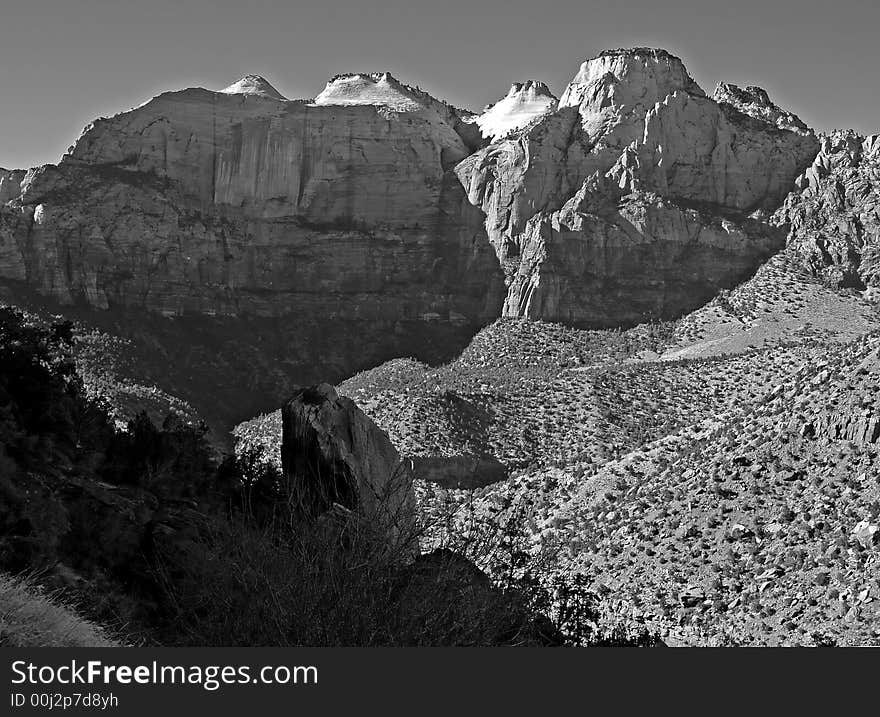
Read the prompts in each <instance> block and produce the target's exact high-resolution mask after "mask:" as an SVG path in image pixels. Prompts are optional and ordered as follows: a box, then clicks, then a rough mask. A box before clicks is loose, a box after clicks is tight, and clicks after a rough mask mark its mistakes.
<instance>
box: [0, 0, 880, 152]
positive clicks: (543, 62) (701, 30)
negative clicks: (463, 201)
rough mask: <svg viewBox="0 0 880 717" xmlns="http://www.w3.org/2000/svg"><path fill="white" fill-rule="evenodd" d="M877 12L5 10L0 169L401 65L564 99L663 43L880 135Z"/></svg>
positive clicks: (618, 6) (86, 3)
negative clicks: (179, 106)
mask: <svg viewBox="0 0 880 717" xmlns="http://www.w3.org/2000/svg"><path fill="white" fill-rule="evenodd" d="M878 29H880V1H878V0H835V1H834V2H831V1H830V0H822V1H821V2H819V1H815V0H788V1H785V2H783V1H781V0H727V1H726V2H720V1H719V0H632V1H630V0H485V1H484V0H431V1H426V0H381V1H380V0H320V1H315V0H213V1H211V0H137V1H136V2H133V1H131V0H26V1H24V0H20V1H18V2H14V1H12V0H3V6H2V8H0V167H6V168H23V167H30V166H35V165H38V164H44V163H47V162H57V161H58V159H59V158H60V157H61V155H62V154H63V153H64V151H65V150H66V149H67V147H68V146H69V145H70V144H72V143H73V142H74V141H75V140H76V138H77V137H78V136H79V134H80V132H81V131H82V128H83V127H84V126H85V125H86V124H88V123H89V122H91V121H92V120H93V119H94V118H96V117H98V116H108V115H113V114H115V113H117V112H120V111H123V110H126V109H128V108H130V107H132V106H135V105H138V104H140V103H141V102H143V101H144V100H146V99H149V98H150V97H152V96H154V95H156V94H159V93H160V92H163V91H165V90H173V89H181V88H184V87H196V86H198V87H207V88H210V89H221V88H223V87H225V86H227V85H229V84H231V83H232V82H234V81H235V80H237V79H238V78H239V77H241V76H242V75H245V74H249V73H254V74H260V75H263V76H264V77H266V78H267V79H268V80H269V81H270V82H271V83H272V84H273V85H275V87H276V88H278V90H279V91H280V92H281V93H282V94H284V95H285V96H287V97H289V98H292V99H293V98H303V97H314V96H315V95H316V94H318V92H320V91H321V89H322V88H323V86H324V84H325V83H326V81H327V80H328V79H329V78H330V77H332V76H333V75H335V74H337V73H341V72H373V71H384V70H388V71H390V72H391V73H392V74H394V75H395V76H396V77H397V78H398V79H400V80H401V81H403V82H406V83H408V84H413V85H419V86H421V87H422V89H424V90H427V91H428V92H430V93H431V94H433V95H435V96H436V97H439V98H441V99H445V100H447V101H449V102H451V103H453V104H455V105H457V106H460V107H466V108H469V109H473V110H480V109H482V108H483V106H485V105H486V104H487V103H490V102H494V101H496V100H497V99H499V98H500V97H502V96H503V95H504V94H505V93H506V92H507V89H508V88H509V86H510V84H511V83H512V82H517V81H522V80H525V79H537V80H542V81H544V82H547V84H549V85H550V87H551V89H552V90H553V91H554V92H555V93H556V94H557V95H559V94H561V92H562V90H563V89H564V88H565V85H566V84H567V82H568V80H569V79H571V77H572V76H573V75H574V73H575V72H576V71H577V69H578V67H579V65H580V64H581V62H583V61H584V60H586V59H588V58H590V57H592V56H594V55H596V54H597V53H598V52H600V51H601V50H602V49H605V48H616V47H632V46H649V47H663V48H665V49H667V50H669V51H670V52H672V53H673V54H675V55H678V56H679V57H681V58H682V59H683V60H684V62H685V64H686V65H687V67H688V69H689V71H690V73H691V75H692V76H693V77H694V79H696V80H697V82H698V83H700V85H701V86H702V87H703V89H705V90H706V91H707V92H709V93H711V92H712V90H713V89H714V87H715V85H716V84H717V83H718V82H719V81H721V80H724V81H727V82H733V83H735V84H740V85H746V84H754V85H759V86H762V87H764V88H765V89H767V90H768V91H769V92H770V96H771V98H772V99H773V100H774V101H775V102H776V103H777V104H779V105H781V106H783V107H786V108H788V109H790V110H793V111H794V112H796V113H797V114H799V115H800V116H801V118H802V119H803V120H804V121H806V122H807V123H808V124H809V125H810V126H812V127H815V128H816V129H818V130H828V129H831V128H834V127H852V128H855V129H857V130H859V131H861V132H863V133H866V134H873V133H877V132H880V72H878V67H880V42H878V40H877V37H878Z"/></svg>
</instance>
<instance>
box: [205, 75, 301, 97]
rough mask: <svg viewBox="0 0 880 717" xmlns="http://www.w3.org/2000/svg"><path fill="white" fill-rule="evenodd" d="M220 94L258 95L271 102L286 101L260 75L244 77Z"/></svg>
mask: <svg viewBox="0 0 880 717" xmlns="http://www.w3.org/2000/svg"><path fill="white" fill-rule="evenodd" d="M220 92H222V93H223V94H226V95H259V96H261V97H269V98H270V99H273V100H284V99H286V98H285V97H284V95H282V94H281V93H280V92H279V91H278V90H276V89H275V88H274V87H272V85H271V84H270V83H269V81H268V80H267V79H266V78H265V77H262V76H260V75H245V76H244V77H242V78H241V79H240V80H238V81H237V82H233V83H232V84H231V85H229V87H226V88H224V89H222V90H220Z"/></svg>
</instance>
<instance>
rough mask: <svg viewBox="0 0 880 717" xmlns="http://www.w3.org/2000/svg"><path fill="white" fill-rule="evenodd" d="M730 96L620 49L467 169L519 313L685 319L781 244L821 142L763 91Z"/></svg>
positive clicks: (509, 306)
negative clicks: (783, 225) (790, 198)
mask: <svg viewBox="0 0 880 717" xmlns="http://www.w3.org/2000/svg"><path fill="white" fill-rule="evenodd" d="M723 88H724V89H723V90H720V91H716V98H715V99H712V98H709V97H707V96H706V95H705V93H704V92H703V91H702V89H700V87H699V85H697V84H696V83H695V82H694V81H693V79H692V78H691V77H690V76H689V75H688V73H687V70H686V69H685V67H684V65H683V63H682V62H681V60H679V59H678V58H676V57H674V56H672V55H670V54H669V53H666V52H664V51H662V50H650V49H645V48H636V49H634V50H613V51H607V52H604V53H602V54H600V55H599V56H598V57H596V58H594V59H592V60H588V61H587V62H585V63H584V64H583V65H582V66H581V69H580V71H579V72H578V73H577V75H576V76H575V77H574V79H573V80H572V81H571V83H570V84H569V86H568V87H567V88H566V90H565V92H564V93H563V94H562V97H561V98H560V100H559V107H558V109H557V110H556V111H555V112H550V113H548V114H546V115H544V116H543V117H542V118H541V119H539V120H538V121H536V122H535V123H532V124H530V125H529V126H527V127H526V128H524V129H523V130H522V131H521V132H519V133H513V134H512V135H509V136H507V137H505V138H503V139H501V140H499V141H496V142H493V143H492V144H490V145H488V146H487V147H485V148H483V149H481V150H479V151H477V152H475V153H474V154H473V155H471V156H469V157H467V158H466V159H464V160H463V161H462V162H460V163H459V164H458V166H457V167H456V174H457V175H458V177H459V179H460V180H461V181H462V184H463V185H464V187H465V188H466V190H467V193H468V199H469V200H470V201H471V202H472V203H473V204H475V205H476V206H479V207H480V208H481V209H482V210H483V212H484V213H485V215H486V231H487V234H488V237H489V240H490V241H491V243H492V245H493V247H494V248H495V252H496V254H497V255H498V258H499V261H500V263H501V265H502V268H503V270H504V274H505V282H506V284H507V287H508V291H507V297H506V300H505V304H504V315H505V316H512V317H515V316H523V317H529V318H535V319H538V318H540V319H547V320H558V321H566V322H572V323H576V324H580V325H588V326H609V325H620V324H626V323H633V322H636V321H639V320H645V319H649V318H653V317H669V316H674V315H676V314H680V313H682V312H684V311H687V310H690V309H693V308H696V307H697V306H699V305H700V304H702V303H703V302H705V301H706V300H707V299H708V298H709V297H710V296H711V295H712V294H713V293H714V292H715V291H717V289H719V288H722V287H729V286H732V285H734V284H736V283H738V282H739V281H742V280H743V279H744V278H746V277H747V276H748V275H749V273H750V272H752V271H754V269H755V268H757V266H758V265H759V264H760V263H761V262H762V261H763V260H764V259H766V258H767V257H768V256H769V255H770V254H772V253H773V252H774V251H775V250H777V249H779V248H781V247H782V245H783V243H784V234H783V233H782V232H781V231H779V230H778V229H777V228H775V227H771V226H769V225H768V224H767V223H766V222H765V219H766V216H767V214H768V213H769V211H772V210H773V209H775V208H776V207H777V206H778V205H779V204H780V203H781V202H782V201H783V199H784V198H785V196H786V194H787V193H788V192H789V191H790V189H791V188H793V182H794V179H795V178H796V177H797V175H798V174H799V173H800V172H801V171H803V169H804V168H805V167H806V166H808V165H809V163H810V162H811V161H812V159H813V157H814V156H815V154H816V152H817V151H818V143H817V141H816V139H815V137H814V135H813V134H812V132H811V131H809V130H807V129H806V128H805V127H803V124H802V123H801V122H800V120H798V119H797V118H796V117H794V116H793V115H791V114H790V113H785V112H784V111H782V110H779V108H777V107H776V106H775V105H773V104H772V103H771V102H770V100H769V97H767V96H766V93H764V92H763V90H760V89H759V88H754V87H752V88H747V91H739V88H735V87H734V86H733V85H724V86H723Z"/></svg>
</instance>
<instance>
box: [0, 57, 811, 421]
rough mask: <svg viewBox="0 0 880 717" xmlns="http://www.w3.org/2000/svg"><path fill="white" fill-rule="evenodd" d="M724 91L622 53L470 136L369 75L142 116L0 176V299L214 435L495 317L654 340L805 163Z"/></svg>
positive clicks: (183, 96)
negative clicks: (84, 332)
mask: <svg viewBox="0 0 880 717" xmlns="http://www.w3.org/2000/svg"><path fill="white" fill-rule="evenodd" d="M723 88H724V89H723V91H721V94H719V93H717V92H716V96H715V98H714V99H713V98H709V97H707V96H706V95H705V93H704V92H703V91H702V90H701V89H700V87H699V85H697V83H696V82H695V81H694V80H693V79H692V78H691V77H690V75H689V74H688V73H687V70H686V68H685V67H684V64H683V63H682V62H681V60H679V59H678V58H676V57H673V56H672V55H669V54H668V53H666V52H664V51H662V50H648V49H644V48H636V49H633V50H614V51H606V52H603V53H601V54H600V55H598V56H597V57H595V58H593V59H591V60H588V61H586V62H585V63H583V65H582V66H581V68H580V70H579V72H578V73H577V74H576V76H575V77H574V78H573V79H572V81H571V82H570V83H569V85H568V86H567V87H566V89H565V91H564V92H563V93H562V96H561V98H560V99H559V101H558V102H557V101H556V98H555V97H553V95H552V94H551V93H550V91H549V89H548V88H547V86H546V85H545V84H543V83H540V82H537V81H529V82H525V83H516V84H514V85H513V86H512V87H511V89H510V92H508V94H507V96H506V97H504V98H503V99H502V100H501V101H500V102H498V103H496V104H495V105H493V106H491V107H489V108H488V109H487V110H486V111H485V112H483V113H482V114H480V115H475V114H473V113H470V112H468V111H465V110H460V109H458V108H455V107H452V106H451V105H449V104H447V103H445V102H442V101H440V100H437V99H435V98H434V97H432V96H431V95H429V94H428V93H426V92H424V91H423V90H421V89H420V88H416V87H412V86H409V85H406V84H405V83H402V82H400V81H399V80H397V79H396V78H395V77H393V76H392V75H391V74H389V73H387V72H381V73H351V74H343V75H338V76H336V77H334V78H332V79H331V80H330V81H329V82H328V83H327V86H326V87H325V88H324V90H323V91H321V92H320V93H319V94H318V95H317V96H316V97H315V98H314V99H311V100H288V99H285V98H284V97H283V96H282V95H281V94H280V93H279V92H278V91H277V90H276V89H275V88H274V87H273V86H272V85H271V84H270V83H269V82H268V81H267V80H266V79H264V78H262V77H259V76H256V75H246V76H244V77H243V78H241V79H240V80H238V81H237V82H235V83H233V84H232V85H230V86H229V87H227V88H225V89H224V90H221V91H219V92H214V91H210V90H205V89H201V88H190V89H185V90H180V91H176V92H166V93H163V94H161V95H159V96H157V97H155V98H153V99H151V100H149V101H148V102H146V103H144V104H142V105H140V106H139V107H136V108H133V109H131V110H129V111H126V112H122V113H120V114H118V115H115V116H113V117H110V118H101V119H98V120H96V121H95V122H94V123H92V124H91V125H89V126H88V127H87V128H86V129H85V130H84V132H83V134H82V136H81V137H80V138H79V139H78V140H77V141H76V142H75V143H74V145H73V146H72V147H71V148H70V150H69V151H68V153H67V154H66V155H65V156H64V157H62V158H61V160H60V162H59V163H58V164H57V165H46V166H43V167H37V168H34V169H31V170H27V171H22V170H15V171H11V170H3V171H2V172H0V200H2V205H0V284H2V285H3V286H5V289H4V293H3V296H5V298H6V300H8V301H12V302H18V303H21V302H22V301H23V297H25V296H26V297H28V301H29V302H30V303H29V307H30V308H36V307H37V305H41V306H43V307H45V308H47V309H48V310H51V311H56V312H57V311H64V312H65V313H71V314H75V315H76V317H77V318H79V319H80V320H82V321H85V322H86V323H87V324H89V325H90V326H94V327H96V328H98V329H100V330H101V331H104V332H107V333H110V334H115V333H118V334H121V335H122V337H123V338H124V339H126V340H130V341H133V342H134V346H135V352H136V353H140V354H142V355H149V356H150V359H149V361H148V364H149V370H147V371H146V373H148V374H149V375H148V376H147V377H146V378H147V379H149V380H150V381H154V380H155V379H154V377H156V376H158V377H159V378H162V375H163V374H164V380H165V387H166V388H168V389H169V390H171V391H172V392H173V393H177V394H178V395H180V396H181V398H183V399H185V400H186V401H188V402H190V403H191V404H192V405H193V406H195V407H196V408H197V409H198V410H200V411H201V412H202V413H203V415H205V416H206V417H207V418H208V419H209V420H210V421H211V423H212V424H214V425H216V426H218V427H219V428H220V429H221V433H222V431H223V430H226V429H227V428H229V427H230V426H231V425H232V424H233V423H234V422H235V421H236V420H240V419H241V418H244V417H246V416H247V415H253V414H254V413H256V412H259V411H261V410H266V409H268V408H271V407H272V406H274V405H275V403H276V401H277V396H278V395H283V394H284V393H287V392H289V391H290V390H291V389H292V387H293V386H294V385H295V384H297V383H303V382H312V381H318V380H326V381H331V382H332V381H338V380H341V379H342V378H344V377H346V376H348V375H351V374H352V373H354V372H356V371H357V370H361V369H365V368H369V367H370V366H374V365H376V364H378V363H381V362H382V361H384V360H387V359H390V358H393V357H395V356H403V355H413V356H416V357H418V358H419V359H421V360H426V361H429V362H437V361H444V360H449V359H450V358H452V357H453V356H454V355H455V354H456V353H457V352H458V351H460V350H461V348H463V347H464V346H465V345H466V343H467V341H468V340H469V339H470V337H471V336H473V334H474V333H475V332H476V331H477V330H478V329H479V328H480V327H481V326H484V325H486V324H487V323H489V322H490V321H492V320H493V319H494V318H496V317H498V316H507V317H520V316H522V317H527V318H531V319H545V320H553V321H563V322H565V323H568V324H572V325H576V326H586V327H607V326H620V325H624V326H627V325H630V326H631V325H634V324H637V323H639V322H641V321H645V320H652V319H657V318H672V317H675V316H679V315H681V314H682V313H685V312H686V311H689V310H693V309H695V308H697V307H698V306H700V305H701V304H703V303H705V302H706V301H708V300H709V299H711V298H712V296H714V295H715V293H716V292H717V291H718V290H719V289H720V288H730V287H733V286H735V285H736V284H737V283H738V282H740V281H742V280H743V279H745V278H747V277H748V276H750V275H751V274H752V273H753V272H754V270H755V269H756V268H757V267H758V266H759V265H760V263H761V262H762V261H764V260H765V259H766V258H768V257H769V256H770V255H771V254H772V253H774V252H775V251H777V250H778V249H779V248H780V247H781V246H782V245H783V244H784V241H785V230H784V227H782V226H778V225H776V224H774V223H772V222H769V221H768V215H769V213H771V212H772V211H773V210H775V209H777V207H778V206H779V205H780V204H781V203H782V202H783V201H784V199H785V195H786V194H787V192H788V190H789V189H790V185H791V184H792V182H793V180H794V178H795V177H796V176H798V175H800V174H801V173H803V172H804V171H805V170H806V169H807V168H808V167H809V166H810V163H811V162H813V160H814V158H815V157H816V155H817V153H818V150H819V144H818V141H817V140H816V138H815V137H814V135H813V134H812V132H811V131H809V130H808V129H806V127H805V126H804V125H803V123H801V122H800V121H799V120H797V118H795V117H793V116H792V115H790V114H789V113H786V112H785V111H784V110H781V109H779V108H777V107H776V106H775V105H773V104H772V102H770V99H769V97H767V96H766V93H764V92H763V91H762V90H759V89H757V88H746V89H745V90H739V89H738V88H734V87H733V86H730V85H724V86H723ZM243 374H244V375H248V376H249V377H248V379H247V380H246V381H245V382H242V380H241V376H242V375H243ZM196 377H197V378H196ZM203 381H204V383H203ZM194 383H198V384H199V386H198V389H196V388H194V386H193V385H192V384H194ZM205 384H207V385H211V384H213V385H221V386H223V387H224V388H222V389H220V390H219V391H210V390H205Z"/></svg>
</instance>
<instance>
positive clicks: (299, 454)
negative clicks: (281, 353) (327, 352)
mask: <svg viewBox="0 0 880 717" xmlns="http://www.w3.org/2000/svg"><path fill="white" fill-rule="evenodd" d="M281 465H282V472H283V475H284V479H285V480H286V481H287V489H288V491H289V495H290V497H291V500H292V501H293V504H294V507H295V508H296V509H298V511H299V512H300V513H301V514H302V515H303V516H305V517H307V518H315V517H317V516H319V515H321V514H323V513H326V512H327V511H328V510H330V509H331V508H333V506H334V504H338V505H341V506H342V507H343V508H347V509H348V510H350V511H352V512H353V513H355V514H356V515H358V516H360V517H361V518H363V519H364V521H365V524H366V525H368V526H370V527H371V528H374V529H376V530H377V531H378V532H379V533H380V535H382V536H383V537H387V538H388V539H390V540H391V541H392V542H394V543H395V544H396V547H398V548H404V549H406V550H407V551H411V549H415V550H417V549H418V540H417V537H416V536H415V534H414V522H415V494H414V493H413V487H412V473H411V470H410V467H409V463H408V461H402V460H401V458H400V456H399V455H398V453H397V450H396V449H395V448H394V446H392V445H391V441H390V440H389V438H388V434H387V433H385V432H384V431H382V430H381V429H379V428H378V427H377V426H376V424H375V423H373V422H372V421H371V420H370V419H369V418H367V416H366V415H365V414H364V413H363V411H361V410H360V409H359V408H358V407H357V406H356V405H355V403H354V401H352V400H351V399H350V398H345V397H341V396H339V395H338V394H337V393H336V390H335V389H334V388H333V387H332V386H330V385H327V384H319V385H317V386H312V387H309V388H304V389H301V390H299V391H298V392H297V393H296V394H294V396H293V397H292V398H291V399H290V400H289V401H287V402H286V403H285V404H284V406H283V407H282V443H281Z"/></svg>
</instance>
